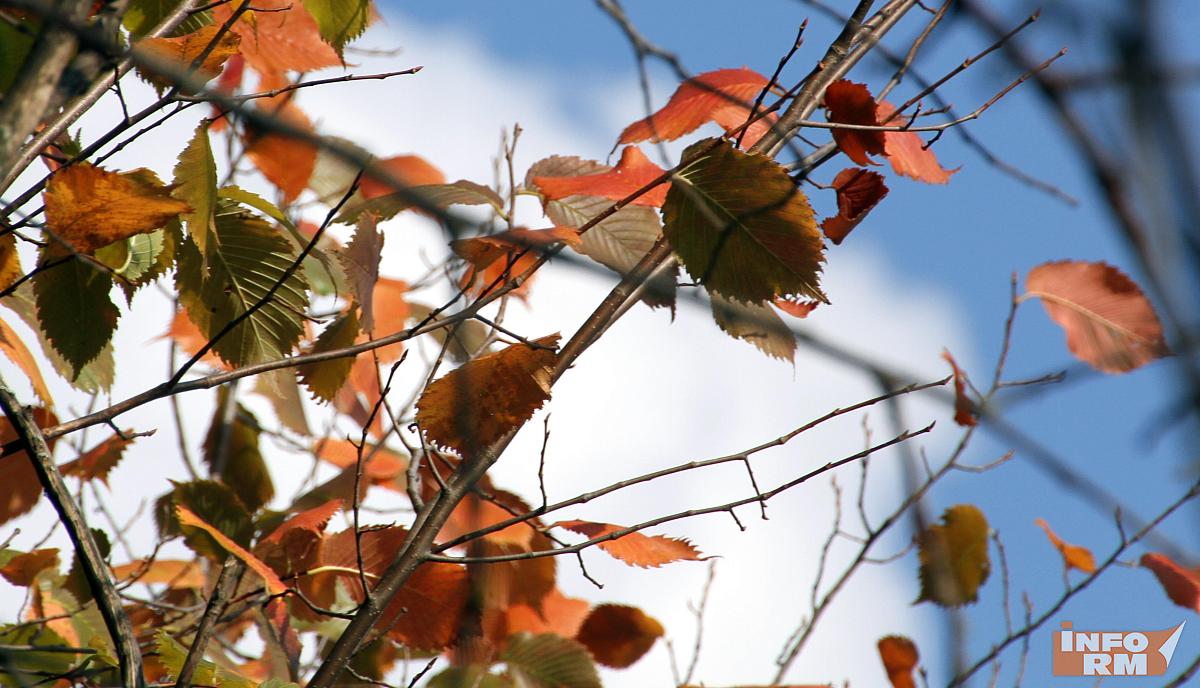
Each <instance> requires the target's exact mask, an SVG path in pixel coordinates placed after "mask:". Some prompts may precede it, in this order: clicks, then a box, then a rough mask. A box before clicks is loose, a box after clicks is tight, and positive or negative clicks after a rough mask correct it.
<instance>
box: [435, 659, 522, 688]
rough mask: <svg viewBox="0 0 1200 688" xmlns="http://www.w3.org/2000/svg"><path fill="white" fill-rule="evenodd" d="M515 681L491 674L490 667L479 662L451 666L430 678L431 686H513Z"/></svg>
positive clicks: (486, 687) (500, 687) (462, 687)
mask: <svg viewBox="0 0 1200 688" xmlns="http://www.w3.org/2000/svg"><path fill="white" fill-rule="evenodd" d="M512 686H513V682H512V681H510V680H509V679H508V677H506V676H497V675H496V674H489V673H488V668H487V667H486V666H482V665H479V664H472V665H470V666H456V667H449V668H447V669H446V670H445V671H441V672H439V673H437V674H436V675H435V676H434V677H433V678H431V679H429V688H512Z"/></svg>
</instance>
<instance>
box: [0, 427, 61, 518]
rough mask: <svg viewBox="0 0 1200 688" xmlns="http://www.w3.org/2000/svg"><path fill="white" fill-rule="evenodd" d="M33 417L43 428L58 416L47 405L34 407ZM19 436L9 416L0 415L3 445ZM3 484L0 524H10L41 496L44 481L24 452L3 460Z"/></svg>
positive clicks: (0, 474) (0, 478) (0, 464)
mask: <svg viewBox="0 0 1200 688" xmlns="http://www.w3.org/2000/svg"><path fill="white" fill-rule="evenodd" d="M33 418H34V420H35V421H36V422H37V424H38V427H40V428H44V427H47V426H50V425H55V424H57V423H58V417H57V416H55V415H54V413H53V412H51V411H47V410H46V409H44V408H35V409H34V410H33ZM16 439H17V431H16V430H15V429H13V426H12V423H10V422H9V421H8V419H7V418H0V445H5V444H8V443H9V442H13V441H15V440H16ZM0 485H3V486H4V489H3V490H0V523H8V522H9V521H11V520H13V519H14V518H16V517H18V516H20V515H22V514H25V513H28V512H29V511H31V510H32V509H33V507H35V506H37V503H38V500H39V499H41V497H42V483H41V482H40V481H39V480H38V476H37V471H35V470H34V469H33V463H32V462H31V461H30V459H29V455H28V454H26V453H25V452H24V451H20V452H17V453H15V454H10V455H8V456H5V457H4V458H2V459H0Z"/></svg>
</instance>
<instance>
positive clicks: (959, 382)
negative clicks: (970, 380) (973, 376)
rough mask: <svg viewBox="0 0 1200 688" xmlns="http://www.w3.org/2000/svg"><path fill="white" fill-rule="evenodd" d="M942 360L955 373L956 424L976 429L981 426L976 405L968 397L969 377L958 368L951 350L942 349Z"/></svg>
mask: <svg viewBox="0 0 1200 688" xmlns="http://www.w3.org/2000/svg"><path fill="white" fill-rule="evenodd" d="M942 358H944V359H946V362H947V363H949V364H950V369H951V370H953V371H954V422H955V423H958V424H959V425H962V426H964V427H974V426H976V425H978V424H979V414H978V413H977V412H976V410H975V403H974V402H973V401H971V398H970V397H968V396H967V376H966V374H964V373H963V371H962V369H960V368H959V367H958V362H957V361H955V360H954V357H953V356H951V355H950V350H949V349H942Z"/></svg>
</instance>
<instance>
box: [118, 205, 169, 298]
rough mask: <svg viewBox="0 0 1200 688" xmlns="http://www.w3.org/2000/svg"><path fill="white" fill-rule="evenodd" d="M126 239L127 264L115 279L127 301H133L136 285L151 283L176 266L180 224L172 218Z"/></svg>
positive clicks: (139, 287) (138, 287)
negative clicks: (146, 232) (128, 255)
mask: <svg viewBox="0 0 1200 688" xmlns="http://www.w3.org/2000/svg"><path fill="white" fill-rule="evenodd" d="M129 241H130V244H129V252H130V258H131V260H130V265H129V267H128V268H127V269H126V272H125V275H124V277H125V279H123V280H119V281H117V286H118V287H120V288H121V291H123V292H125V303H126V304H127V305H128V304H132V302H133V295H134V294H135V293H137V291H138V290H139V289H141V288H142V287H144V286H146V285H148V284H153V283H154V281H155V280H157V279H158V278H159V277H162V276H163V275H165V274H167V272H168V271H169V270H171V269H172V268H174V267H175V251H176V247H178V246H179V244H180V242H182V241H183V227H182V225H181V224H180V222H179V220H178V219H174V220H171V221H170V222H168V223H167V226H166V227H164V228H162V229H159V230H155V231H153V232H151V233H149V234H138V235H136V236H133V237H130V239H129ZM147 261H149V262H147Z"/></svg>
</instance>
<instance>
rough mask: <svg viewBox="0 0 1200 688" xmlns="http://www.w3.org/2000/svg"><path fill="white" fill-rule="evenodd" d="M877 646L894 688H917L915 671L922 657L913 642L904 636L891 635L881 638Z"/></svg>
mask: <svg viewBox="0 0 1200 688" xmlns="http://www.w3.org/2000/svg"><path fill="white" fill-rule="evenodd" d="M876 646H877V647H878V648H879V659H880V660H882V661H883V669H884V671H886V672H887V675H888V681H889V682H891V684H892V688H916V685H917V684H916V681H915V680H914V679H913V669H916V668H917V662H918V661H920V655H919V654H918V652H917V646H916V645H915V644H914V643H913V641H911V640H909V639H908V638H905V637H904V636H902V635H889V636H885V637H883V638H880V639H879V642H878V643H876Z"/></svg>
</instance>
